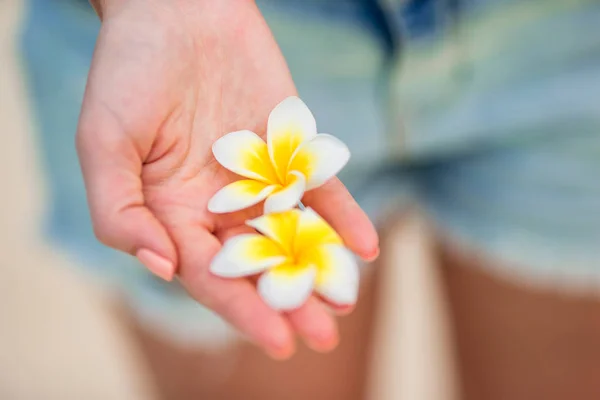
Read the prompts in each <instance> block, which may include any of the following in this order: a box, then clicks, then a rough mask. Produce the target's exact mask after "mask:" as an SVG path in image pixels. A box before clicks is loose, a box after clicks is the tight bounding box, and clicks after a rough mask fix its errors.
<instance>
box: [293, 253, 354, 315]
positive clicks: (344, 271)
mask: <svg viewBox="0 0 600 400" xmlns="http://www.w3.org/2000/svg"><path fill="white" fill-rule="evenodd" d="M301 262H302V263H308V264H310V265H314V266H315V267H316V268H317V278H316V281H315V289H316V291H317V292H318V293H319V294H320V295H321V296H323V297H324V298H326V299H327V300H329V301H331V302H332V303H334V304H337V305H350V304H354V303H356V299H357V296H358V286H359V278H360V274H359V270H358V265H357V263H356V259H355V257H354V255H353V254H352V253H351V252H350V250H348V249H347V248H345V247H344V246H340V245H335V244H328V245H324V246H319V247H316V248H311V249H310V250H309V251H307V252H305V253H303V254H302V256H301Z"/></svg>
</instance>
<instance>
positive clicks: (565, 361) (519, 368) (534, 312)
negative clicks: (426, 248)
mask: <svg viewBox="0 0 600 400" xmlns="http://www.w3.org/2000/svg"><path fill="white" fill-rule="evenodd" d="M440 256H441V260H442V261H443V262H442V265H443V274H444V276H445V282H446V290H447V294H448V298H449V301H450V308H451V313H452V318H453V320H454V326H455V337H456V340H457V350H458V355H459V365H460V369H461V375H462V379H461V380H462V387H463V393H464V395H465V400H481V399H486V400H507V399H509V400H531V399H544V400H565V399H577V400H596V399H599V398H600V379H599V378H600V296H596V297H594V296H592V295H581V296H577V295H567V294H565V293H559V292H558V290H551V289H540V288H534V287H532V286H531V285H527V284H525V283H521V284H519V283H517V282H511V281H509V280H504V279H501V278H499V277H495V276H492V275H491V274H489V273H486V272H485V271H486V270H489V268H486V269H484V268H483V266H484V265H485V264H489V263H491V262H493V261H490V260H486V259H484V258H481V257H475V256H472V255H468V253H466V252H460V251H458V250H457V248H456V247H455V246H454V247H453V246H448V245H445V246H441V251H440ZM488 266H489V265H488Z"/></svg>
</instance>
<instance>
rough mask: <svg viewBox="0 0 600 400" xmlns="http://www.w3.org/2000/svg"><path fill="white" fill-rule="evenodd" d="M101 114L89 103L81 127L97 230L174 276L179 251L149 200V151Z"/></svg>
mask: <svg viewBox="0 0 600 400" xmlns="http://www.w3.org/2000/svg"><path fill="white" fill-rule="evenodd" d="M95 114H96V115H92V110H90V109H88V110H85V109H84V110H83V111H82V116H81V120H80V124H79V128H78V132H77V153H78V155H79V160H80V164H81V167H82V172H83V178H84V181H85V187H86V191H87V197H88V203H89V207H90V213H91V217H92V223H93V226H94V233H95V234H96V237H97V238H98V240H100V241H101V242H102V243H104V244H106V245H107V246H110V247H113V248H115V249H118V250H121V251H124V252H126V253H129V254H132V255H135V256H136V257H138V259H139V260H140V261H141V262H142V263H143V264H144V265H145V266H146V267H148V269H150V271H152V272H153V273H155V274H156V275H158V276H160V277H161V278H163V279H165V280H171V279H172V278H173V275H174V273H175V269H176V265H177V252H176V250H175V245H174V244H173V242H172V240H171V238H170V237H169V234H168V233H167V230H166V229H165V227H164V226H163V225H162V224H161V223H160V221H159V220H158V219H157V218H156V217H155V216H154V214H153V213H152V212H151V211H150V209H148V207H147V206H146V204H145V201H144V192H143V187H142V179H141V173H142V166H143V157H142V155H141V154H140V151H139V150H138V147H136V144H135V142H134V139H133V138H132V137H131V136H129V135H127V134H125V133H124V132H123V131H122V129H120V127H119V124H118V123H117V122H116V121H115V120H114V117H113V116H111V115H110V113H106V114H105V115H102V114H103V113H95Z"/></svg>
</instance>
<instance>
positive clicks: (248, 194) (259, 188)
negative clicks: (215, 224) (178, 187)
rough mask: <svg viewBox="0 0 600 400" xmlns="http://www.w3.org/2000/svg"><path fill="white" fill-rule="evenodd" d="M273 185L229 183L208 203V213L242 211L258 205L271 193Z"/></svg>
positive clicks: (250, 181)
mask: <svg viewBox="0 0 600 400" xmlns="http://www.w3.org/2000/svg"><path fill="white" fill-rule="evenodd" d="M275 189H276V186H275V185H270V186H269V185H267V184H266V183H263V182H259V181H253V180H250V179H245V180H241V181H237V182H233V183H230V184H229V185H227V186H225V187H224V188H222V189H221V190H219V191H218V192H217V193H215V194H214V196H213V197H212V198H211V199H210V200H209V201H208V211H210V212H212V213H215V214H222V213H228V212H234V211H238V210H243V209H244V208H248V207H251V206H253V205H255V204H258V203H260V202H261V201H263V200H264V199H266V198H267V196H268V195H270V194H271V193H273V191H274V190H275Z"/></svg>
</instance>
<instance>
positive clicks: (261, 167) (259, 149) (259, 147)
mask: <svg viewBox="0 0 600 400" xmlns="http://www.w3.org/2000/svg"><path fill="white" fill-rule="evenodd" d="M212 151H213V154H214V156H215V158H216V159H217V161H218V162H219V164H221V165H222V166H224V167H225V168H227V169H228V170H230V171H232V172H235V173H236V174H238V175H241V176H243V177H246V178H250V179H256V180H259V181H263V182H265V183H270V184H272V183H277V176H276V175H275V170H274V169H273V165H272V164H271V159H270V158H269V151H268V150H267V144H266V143H265V141H264V140H262V139H261V138H260V137H259V136H258V135H257V134H256V133H254V132H252V131H237V132H231V133H228V134H227V135H225V136H223V137H221V138H220V139H218V140H217V141H216V142H215V143H214V144H213V146H212Z"/></svg>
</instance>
